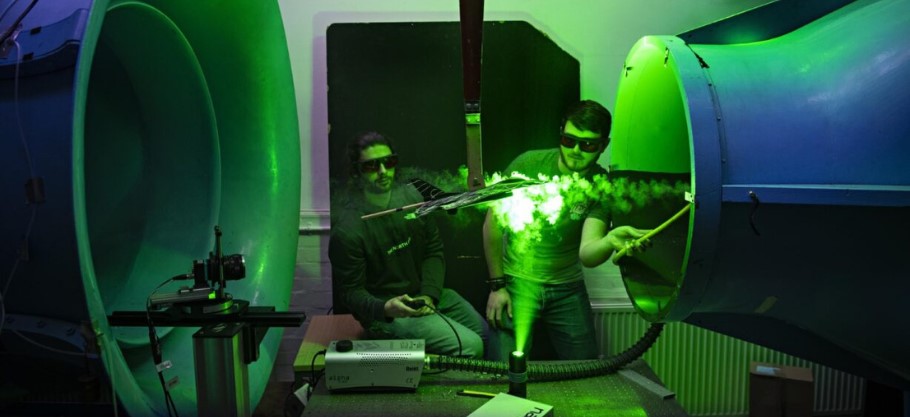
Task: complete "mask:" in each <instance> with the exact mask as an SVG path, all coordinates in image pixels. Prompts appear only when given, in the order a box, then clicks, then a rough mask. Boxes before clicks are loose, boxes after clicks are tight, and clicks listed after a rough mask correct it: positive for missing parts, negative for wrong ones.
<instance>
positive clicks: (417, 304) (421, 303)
mask: <svg viewBox="0 0 910 417" xmlns="http://www.w3.org/2000/svg"><path fill="white" fill-rule="evenodd" d="M401 302H403V303H404V305H406V306H408V307H411V308H413V309H414V310H419V309H420V308H421V307H426V305H427V302H426V301H424V300H421V299H419V298H417V299H414V300H411V301H404V300H402V301H401Z"/></svg>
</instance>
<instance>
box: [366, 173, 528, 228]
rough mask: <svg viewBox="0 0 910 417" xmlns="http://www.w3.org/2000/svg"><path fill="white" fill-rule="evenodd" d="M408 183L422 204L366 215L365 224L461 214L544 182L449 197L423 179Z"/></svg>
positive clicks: (517, 181) (506, 183) (521, 181)
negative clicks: (398, 216)
mask: <svg viewBox="0 0 910 417" xmlns="http://www.w3.org/2000/svg"><path fill="white" fill-rule="evenodd" d="M408 182H409V183H410V184H411V185H413V186H414V187H415V188H417V191H419V192H420V194H421V195H422V196H423V199H424V201H423V202H420V203H414V204H409V205H407V206H403V207H397V208H393V209H389V210H385V211H380V212H377V213H371V214H367V215H364V216H362V217H361V218H362V219H364V220H366V219H370V218H373V217H379V216H384V215H387V214H391V213H395V212H399V211H404V210H414V212H413V213H410V214H408V215H407V216H406V217H407V218H409V219H416V218H418V217H423V216H426V215H427V214H430V213H432V212H434V211H437V210H444V211H446V212H449V213H454V212H455V210H458V209H460V208H464V207H470V206H475V205H478V204H481V203H487V202H490V201H495V200H500V199H503V198H507V197H511V196H512V191H515V190H518V189H521V188H525V187H530V186H534V185H540V184H543V183H544V182H543V181H539V180H532V179H526V178H519V177H512V178H506V179H504V180H502V181H500V182H497V183H495V184H490V185H488V186H486V187H484V188H480V189H477V190H472V191H465V192H460V193H447V192H445V191H443V190H441V189H439V188H437V187H436V186H434V185H432V184H430V183H428V182H426V181H424V180H421V179H417V178H414V179H411V180H410V181H408Z"/></svg>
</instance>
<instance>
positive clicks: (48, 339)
mask: <svg viewBox="0 0 910 417" xmlns="http://www.w3.org/2000/svg"><path fill="white" fill-rule="evenodd" d="M31 3H33V2H31V1H18V2H15V4H13V5H11V7H10V9H9V13H8V15H7V17H6V18H4V22H3V24H2V25H0V28H2V27H6V23H8V20H9V22H11V21H12V20H11V19H12V18H13V17H16V16H18V15H22V14H23V13H25V14H24V18H23V19H22V25H21V28H22V30H21V31H18V33H17V34H16V35H15V37H14V39H15V44H14V43H12V42H10V45H12V46H10V47H7V48H4V53H0V131H2V137H3V140H2V141H0V147H2V148H0V158H2V159H3V161H2V162H3V163H2V164H0V171H2V175H0V192H2V193H3V197H2V200H3V201H4V202H6V203H5V204H2V205H0V230H2V239H0V270H2V271H3V275H2V281H0V284H2V285H0V290H3V293H2V295H3V303H4V307H5V320H4V326H3V327H2V328H0V330H2V334H0V340H2V341H3V344H4V345H5V346H6V347H7V348H8V350H14V349H15V347H16V346H28V347H27V348H26V347H22V348H21V349H19V351H18V352H11V353H10V355H5V356H6V357H7V358H8V360H15V361H18V362H19V363H20V364H26V365H21V366H18V367H15V368H13V367H10V368H6V367H5V368H4V369H7V371H4V372H3V374H4V378H3V379H4V381H5V382H9V381H15V383H19V384H26V385H27V384H28V381H30V380H32V379H34V378H33V377H32V376H31V375H32V374H35V373H39V372H38V370H39V369H40V368H44V367H50V366H62V367H66V366H71V367H75V368H79V367H81V366H82V365H83V358H82V357H79V356H78V355H77V356H76V357H72V356H69V355H62V354H55V353H54V352H51V351H44V350H41V349H36V348H33V347H31V346H30V345H28V344H24V343H21V342H20V341H19V337H18V336H17V334H16V333H21V334H25V335H28V336H30V337H31V338H32V339H34V340H38V341H40V342H43V344H45V345H48V346H51V347H56V348H58V350H69V351H73V350H74V349H76V350H78V351H82V350H84V349H86V348H87V347H86V342H85V340H91V339H92V338H93V337H94V338H97V345H98V346H99V348H98V349H99V352H98V356H100V358H101V360H102V361H103V365H104V368H105V370H106V372H107V374H108V376H109V380H110V382H111V383H113V384H114V386H115V387H116V391H117V396H118V397H119V400H120V401H121V403H122V404H123V407H124V408H125V409H126V411H127V412H128V413H129V414H130V415H134V416H147V415H167V414H168V413H167V410H166V409H165V405H164V402H163V401H162V391H161V389H162V388H161V386H160V384H159V381H158V375H157V373H156V372H155V369H154V365H153V364H152V358H151V353H150V350H149V341H148V340H149V339H148V330H147V329H142V328H128V327H111V326H110V325H109V323H108V320H107V316H108V315H109V314H111V313H112V312H114V311H136V310H139V311H141V310H144V309H145V304H146V299H147V297H149V295H150V294H151V293H152V291H153V290H154V289H155V288H156V287H157V286H158V285H159V284H161V283H162V282H164V281H165V280H167V279H168V278H170V277H173V276H175V275H179V274H183V273H187V272H189V271H190V270H191V268H192V266H193V261H194V260H196V259H203V258H206V257H207V256H208V254H209V252H210V251H212V250H213V247H214V236H213V233H212V230H213V227H214V226H215V225H218V226H220V228H221V230H223V232H224V235H223V237H222V246H223V248H224V251H225V253H226V254H232V253H239V254H243V255H244V257H245V260H246V278H245V279H243V280H239V281H230V283H229V285H228V287H227V291H228V292H229V293H231V294H232V295H233V297H234V298H235V299H241V300H247V301H249V302H250V304H251V305H258V306H274V307H275V308H276V310H278V311H286V310H287V307H288V304H289V300H290V290H291V284H292V280H293V275H294V265H295V258H296V248H297V239H298V224H299V221H298V218H299V204H300V153H299V139H298V137H299V136H298V124H297V114H296V104H295V97H294V88H293V83H292V78H291V71H290V63H289V58H288V51H287V42H286V40H285V34H284V28H283V25H282V20H281V16H280V11H279V7H278V4H277V2H276V1H265V0H239V1H229V2H198V1H181V0H139V1H136V0H130V1H119V0H96V1H89V0H67V1H51V2H48V1H41V2H37V3H34V4H33V7H32V5H30V4H31ZM25 184H37V185H35V186H28V187H25V186H24V185H25ZM40 184H43V186H42V185H40ZM36 194H37V195H36ZM9 271H13V273H12V274H10V275H9V276H7V274H8V273H9ZM7 278H9V280H7ZM177 287H179V284H175V285H174V286H171V287H165V289H170V290H171V291H175V290H176V289H177ZM196 330H197V329H194V328H159V329H158V336H159V337H160V338H161V341H162V350H163V352H164V356H165V359H169V360H170V361H171V363H172V364H173V367H172V368H171V369H169V370H168V371H166V372H167V378H168V379H171V378H174V377H177V378H178V380H179V383H178V384H177V385H176V386H174V387H173V388H172V389H171V395H172V397H173V398H174V401H175V403H176V407H177V409H178V410H179V413H180V415H195V414H196V405H195V404H196V402H195V401H196V392H195V391H196V389H195V385H194V379H195V376H194V367H193V352H192V347H193V343H192V334H193V333H194V332H195V331H196ZM83 333H85V335H84V336H85V337H83ZM281 334H282V330H281V329H280V328H274V329H270V330H269V331H268V332H267V334H266V336H265V339H264V340H263V342H262V343H261V345H260V352H259V358H258V360H257V361H256V362H253V363H252V364H250V367H249V390H250V392H249V396H250V403H251V407H252V408H253V409H254V408H255V406H256V404H257V403H258V401H259V398H260V397H261V395H262V393H263V391H264V389H265V385H266V383H267V381H268V378H269V374H270V372H271V369H272V365H273V363H274V361H275V355H276V353H277V349H278V343H279V341H280V339H281ZM88 344H89V345H94V343H93V342H89V343H88ZM89 349H91V346H90V347H89ZM10 358H12V359H10ZM28 364H31V365H28ZM9 369H19V370H20V371H13V372H9V371H8V370H9ZM23 389H28V390H34V389H40V388H35V387H33V386H28V387H25V388H23Z"/></svg>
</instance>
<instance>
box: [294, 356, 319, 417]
mask: <svg viewBox="0 0 910 417" xmlns="http://www.w3.org/2000/svg"><path fill="white" fill-rule="evenodd" d="M325 352H326V351H325V350H321V351H319V352H316V353H315V354H313V359H312V360H310V380H309V381H308V382H303V384H302V385H300V386H297V384H296V383H295V384H294V385H293V386H291V391H290V392H288V395H287V397H285V399H284V417H299V416H300V415H301V414H303V411H304V410H305V409H306V406H307V404H309V402H310V397H311V396H312V395H313V390H315V389H316V385H317V384H318V383H319V380H320V379H322V376H323V375H325V368H323V369H322V370H320V371H319V372H318V373H317V372H316V358H318V357H319V355H323V356H324V355H325ZM294 399H296V401H294Z"/></svg>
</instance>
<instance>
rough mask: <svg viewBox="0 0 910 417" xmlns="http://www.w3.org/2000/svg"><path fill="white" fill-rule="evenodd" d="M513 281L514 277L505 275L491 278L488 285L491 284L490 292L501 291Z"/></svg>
mask: <svg viewBox="0 0 910 417" xmlns="http://www.w3.org/2000/svg"><path fill="white" fill-rule="evenodd" d="M511 281H512V277H510V276H508V275H503V276H501V277H498V278H490V279H489V280H487V283H489V284H490V291H499V290H500V289H502V288H505V287H506V285H508V284H509V282H511Z"/></svg>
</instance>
